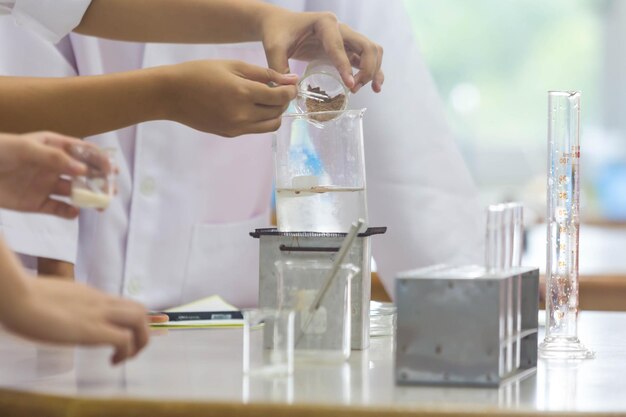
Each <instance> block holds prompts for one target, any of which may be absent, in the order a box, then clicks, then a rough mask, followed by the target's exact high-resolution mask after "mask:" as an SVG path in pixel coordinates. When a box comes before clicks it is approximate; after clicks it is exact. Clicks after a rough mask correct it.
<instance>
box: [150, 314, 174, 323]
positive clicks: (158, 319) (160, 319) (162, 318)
mask: <svg viewBox="0 0 626 417" xmlns="http://www.w3.org/2000/svg"><path fill="white" fill-rule="evenodd" d="M169 320H170V318H169V317H168V316H167V314H163V313H148V322H149V323H150V324H157V323H166V322H168V321H169Z"/></svg>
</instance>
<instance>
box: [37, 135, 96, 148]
mask: <svg viewBox="0 0 626 417" xmlns="http://www.w3.org/2000/svg"><path fill="white" fill-rule="evenodd" d="M33 136H35V137H37V138H39V140H40V141H41V142H42V143H43V144H45V145H51V146H54V147H56V148H59V149H65V150H67V148H68V147H69V146H71V145H76V144H83V143H84V142H83V141H82V140H80V139H78V138H73V137H71V136H66V135H62V134H60V133H55V132H36V133H33Z"/></svg>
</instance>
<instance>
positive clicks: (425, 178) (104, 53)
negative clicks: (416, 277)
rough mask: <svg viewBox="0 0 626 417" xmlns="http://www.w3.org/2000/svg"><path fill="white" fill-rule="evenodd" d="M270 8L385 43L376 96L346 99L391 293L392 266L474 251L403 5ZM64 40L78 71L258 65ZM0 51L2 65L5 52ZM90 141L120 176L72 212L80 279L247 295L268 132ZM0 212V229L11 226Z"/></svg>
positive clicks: (141, 131) (199, 48)
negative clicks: (360, 122) (112, 153)
mask: <svg viewBox="0 0 626 417" xmlns="http://www.w3.org/2000/svg"><path fill="white" fill-rule="evenodd" d="M275 3H278V2H275ZM326 3H327V4H326ZM280 5H282V6H286V7H289V8H291V9H294V10H305V9H306V10H313V9H314V8H315V9H316V10H331V11H334V12H335V13H337V15H338V16H339V18H340V19H341V20H343V21H345V22H346V23H348V24H349V25H350V26H352V27H353V28H355V29H356V30H358V31H361V32H363V33H365V34H366V35H368V36H369V37H371V38H372V39H374V40H376V41H377V42H378V43H380V44H382V45H383V46H384V47H385V61H384V69H385V73H386V79H387V81H386V83H385V85H384V88H383V93H382V94H381V95H377V96H375V95H374V94H373V93H371V92H369V91H368V89H369V86H368V87H366V88H364V89H363V90H362V91H363V92H361V93H359V94H358V95H356V96H353V97H352V98H351V103H352V107H368V111H367V113H366V115H365V141H366V149H365V152H366V169H367V181H368V199H369V212H370V224H371V225H374V226H388V227H389V231H388V232H387V234H386V235H385V236H376V237H374V238H373V254H374V257H375V258H376V260H377V262H378V266H379V270H380V272H381V275H382V276H383V280H384V282H385V284H386V286H387V288H388V289H389V290H391V292H393V286H392V281H393V276H394V274H395V273H396V272H397V271H399V270H403V269H407V268H412V267H418V266H424V265H428V264H432V263H438V262H445V261H448V260H451V259H455V260H456V261H460V260H461V259H463V260H472V261H478V260H480V254H481V253H482V252H481V245H480V243H481V239H482V233H481V232H482V229H481V221H480V220H481V212H480V210H479V207H478V206H477V201H476V192H475V189H474V186H473V184H472V181H471V179H470V176H469V174H468V172H467V170H466V168H465V165H464V163H463V161H462V158H461V157H460V154H459V152H458V149H457V148H456V146H455V145H454V142H453V141H452V138H451V136H450V133H449V130H448V128H447V125H446V123H445V117H444V114H443V107H442V105H441V103H440V101H439V98H438V96H437V92H436V90H435V87H434V85H433V83H432V80H431V78H430V76H429V74H428V71H427V69H426V67H425V65H424V62H423V61H422V60H421V58H420V56H419V52H418V50H417V45H416V42H415V39H414V36H413V34H412V31H411V27H410V22H409V18H408V16H407V15H406V12H405V10H404V7H403V4H402V2H400V1H394V2H385V3H384V4H383V3H380V2H373V1H371V2H361V3H360V6H359V7H358V8H354V7H353V3H350V2H349V1H347V0H346V1H328V2H321V1H308V2H306V1H300V2H293V1H291V2H286V1H284V2H282V4H280ZM383 15H384V16H383ZM380 22H394V24H393V25H392V26H390V25H381V24H380ZM1 24H2V28H1V29H0V30H2V32H0V43H2V39H9V38H7V37H6V36H4V34H3V32H5V33H6V31H7V30H13V31H14V32H17V31H19V29H16V28H7V27H6V26H7V24H6V22H2V23H1ZM42 42H43V40H38V39H34V38H29V39H28V40H27V41H24V42H20V43H19V44H16V43H14V42H11V43H10V44H8V45H2V47H3V48H10V49H11V51H10V52H12V54H15V55H18V54H24V53H25V52H24V51H29V52H30V51H31V50H33V49H34V48H41V47H42V45H41V43H42ZM70 42H71V45H72V52H73V55H72V57H71V58H72V59H74V62H73V64H74V66H75V69H76V71H77V72H78V73H79V74H81V75H86V74H98V73H105V72H112V71H121V70H129V69H135V68H141V67H149V66H154V65H162V64H170V63H176V62H183V61H187V60H192V59H204V58H208V59H211V58H220V59H240V60H244V61H247V62H250V63H253V64H257V65H266V63H265V58H264V54H263V51H262V49H261V46H260V45H259V44H240V45H215V46H207V45H193V46H187V45H156V44H148V45H145V46H144V45H139V44H131V43H120V42H112V41H104V40H97V39H94V38H89V37H83V36H78V35H71V37H70ZM58 58H59V57H58V56H57V57H56V58H55V59H57V60H58ZM1 61H2V62H0V68H2V69H3V70H4V67H5V61H6V59H5V58H2V60H1ZM46 66H48V65H47V64H46ZM57 67H58V68H60V64H57V65H56V66H55V68H57ZM91 140H92V141H95V142H97V143H100V144H102V145H106V146H117V147H118V148H119V150H120V153H121V155H122V156H121V158H120V160H119V162H120V165H121V176H120V183H119V194H118V198H117V199H116V200H115V202H114V204H112V206H111V207H110V208H109V209H108V210H107V211H106V212H104V213H98V212H94V211H83V213H82V214H81V218H80V247H79V255H78V265H77V275H78V276H79V278H81V279H83V280H86V281H87V282H89V283H91V284H93V285H95V286H97V287H100V288H104V289H106V290H108V291H110V292H114V293H122V294H124V295H127V296H130V297H133V298H135V299H137V300H139V301H142V302H144V303H146V304H147V305H148V307H149V308H155V309H157V308H162V307H166V306H170V305H175V304H179V303H182V302H186V301H189V300H193V299H197V298H200V297H202V296H205V295H209V294H220V295H222V296H224V298H226V299H227V300H228V301H230V302H231V303H234V304H236V305H239V306H250V305H254V304H255V303H256V299H257V291H258V287H257V279H258V278H257V277H258V264H257V263H258V241H257V240H254V239H252V238H251V237H249V236H248V233H249V232H250V231H252V230H253V229H254V228H256V227H262V226H267V224H268V211H269V205H270V193H271V178H272V159H271V135H251V136H246V137H241V138H236V139H224V138H220V137H216V136H213V135H207V134H203V133H200V132H196V131H194V130H192V129H189V128H187V127H184V126H181V125H178V124H175V123H170V122H150V123H143V124H141V125H139V126H137V127H133V128H128V129H124V130H121V131H118V132H112V133H108V134H104V135H98V136H95V137H93V138H91ZM2 221H3V223H4V224H3V227H4V229H5V230H8V229H9V228H12V227H13V226H12V224H10V223H7V222H5V221H4V219H3V220H2ZM48 221H49V222H51V223H54V222H58V220H56V219H49V220H48ZM36 246H37V244H36V243H35V242H33V247H36ZM20 249H21V251H22V252H23V253H26V254H30V255H38V256H45V255H42V254H41V253H40V252H39V253H34V251H28V250H25V249H24V248H23V247H22V248H20ZM51 249H52V248H51ZM68 255H71V254H70V253H69V249H68Z"/></svg>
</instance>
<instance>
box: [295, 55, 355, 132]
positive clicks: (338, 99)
mask: <svg viewBox="0 0 626 417" xmlns="http://www.w3.org/2000/svg"><path fill="white" fill-rule="evenodd" d="M349 96H350V90H349V89H348V87H346V85H345V84H344V83H343V81H342V80H341V76H340V75H339V71H337V69H336V68H335V66H334V65H332V63H331V62H330V61H328V60H315V61H311V62H310V63H309V65H308V66H307V67H306V70H305V72H304V75H303V76H302V78H301V79H300V82H299V83H298V97H297V99H296V108H297V110H298V112H299V113H318V112H332V111H341V110H345V109H347V108H348V98H349ZM336 116H337V115H336V114H332V113H328V114H323V115H319V116H318V117H316V118H315V120H316V121H318V122H324V121H328V120H331V119H332V118H334V117H336Z"/></svg>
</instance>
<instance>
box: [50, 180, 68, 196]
mask: <svg viewBox="0 0 626 417" xmlns="http://www.w3.org/2000/svg"><path fill="white" fill-rule="evenodd" d="M52 194H54V195H59V196H64V197H68V196H70V195H71V194H72V182H71V181H69V180H66V179H63V178H59V180H58V181H57V183H56V184H54V188H53V189H52Z"/></svg>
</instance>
